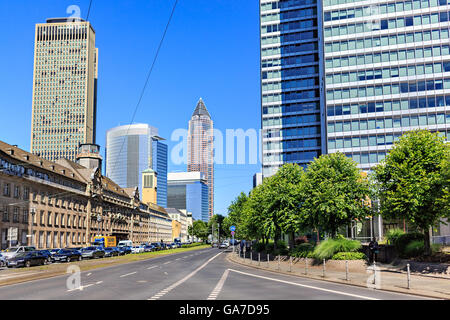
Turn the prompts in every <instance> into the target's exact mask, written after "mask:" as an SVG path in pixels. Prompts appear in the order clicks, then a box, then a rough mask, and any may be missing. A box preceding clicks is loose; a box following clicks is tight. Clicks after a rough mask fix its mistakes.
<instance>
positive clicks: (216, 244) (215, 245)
mask: <svg viewBox="0 0 450 320" xmlns="http://www.w3.org/2000/svg"><path fill="white" fill-rule="evenodd" d="M211 247H212V248H218V247H219V243H218V242H217V241H215V242H213V243H212V244H211Z"/></svg>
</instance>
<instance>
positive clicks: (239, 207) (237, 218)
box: [223, 192, 248, 239]
mask: <svg viewBox="0 0 450 320" xmlns="http://www.w3.org/2000/svg"><path fill="white" fill-rule="evenodd" d="M247 201H248V196H247V195H246V194H245V193H244V192H241V194H240V195H239V196H237V198H236V199H235V200H234V201H233V202H232V203H231V204H230V206H229V207H228V216H227V217H226V218H225V219H224V221H223V224H224V230H230V227H231V226H235V227H236V231H235V232H236V233H235V235H234V236H235V238H236V239H241V238H245V237H244V232H243V219H244V209H245V205H246V203H247Z"/></svg>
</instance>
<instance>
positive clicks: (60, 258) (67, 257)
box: [52, 249, 83, 262]
mask: <svg viewBox="0 0 450 320" xmlns="http://www.w3.org/2000/svg"><path fill="white" fill-rule="evenodd" d="M82 259H83V257H82V256H81V253H80V251H78V250H71V249H60V250H59V251H58V252H56V253H55V254H53V255H52V260H53V262H71V261H77V260H78V261H81V260H82Z"/></svg>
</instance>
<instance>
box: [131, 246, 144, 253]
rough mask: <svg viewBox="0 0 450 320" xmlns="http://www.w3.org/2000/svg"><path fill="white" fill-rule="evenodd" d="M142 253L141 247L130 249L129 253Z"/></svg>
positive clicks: (142, 248)
mask: <svg viewBox="0 0 450 320" xmlns="http://www.w3.org/2000/svg"><path fill="white" fill-rule="evenodd" d="M143 252H144V247H141V246H134V247H131V253H143Z"/></svg>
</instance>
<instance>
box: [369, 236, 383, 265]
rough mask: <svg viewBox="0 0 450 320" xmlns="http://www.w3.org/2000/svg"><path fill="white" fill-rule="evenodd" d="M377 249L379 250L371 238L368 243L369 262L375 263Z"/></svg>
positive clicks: (376, 243) (374, 239)
mask: <svg viewBox="0 0 450 320" xmlns="http://www.w3.org/2000/svg"><path fill="white" fill-rule="evenodd" d="M379 249H380V247H379V245H378V242H377V240H376V238H373V239H372V241H370V243H369V250H370V257H369V258H370V259H371V262H375V261H376V257H377V254H378V252H379Z"/></svg>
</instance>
